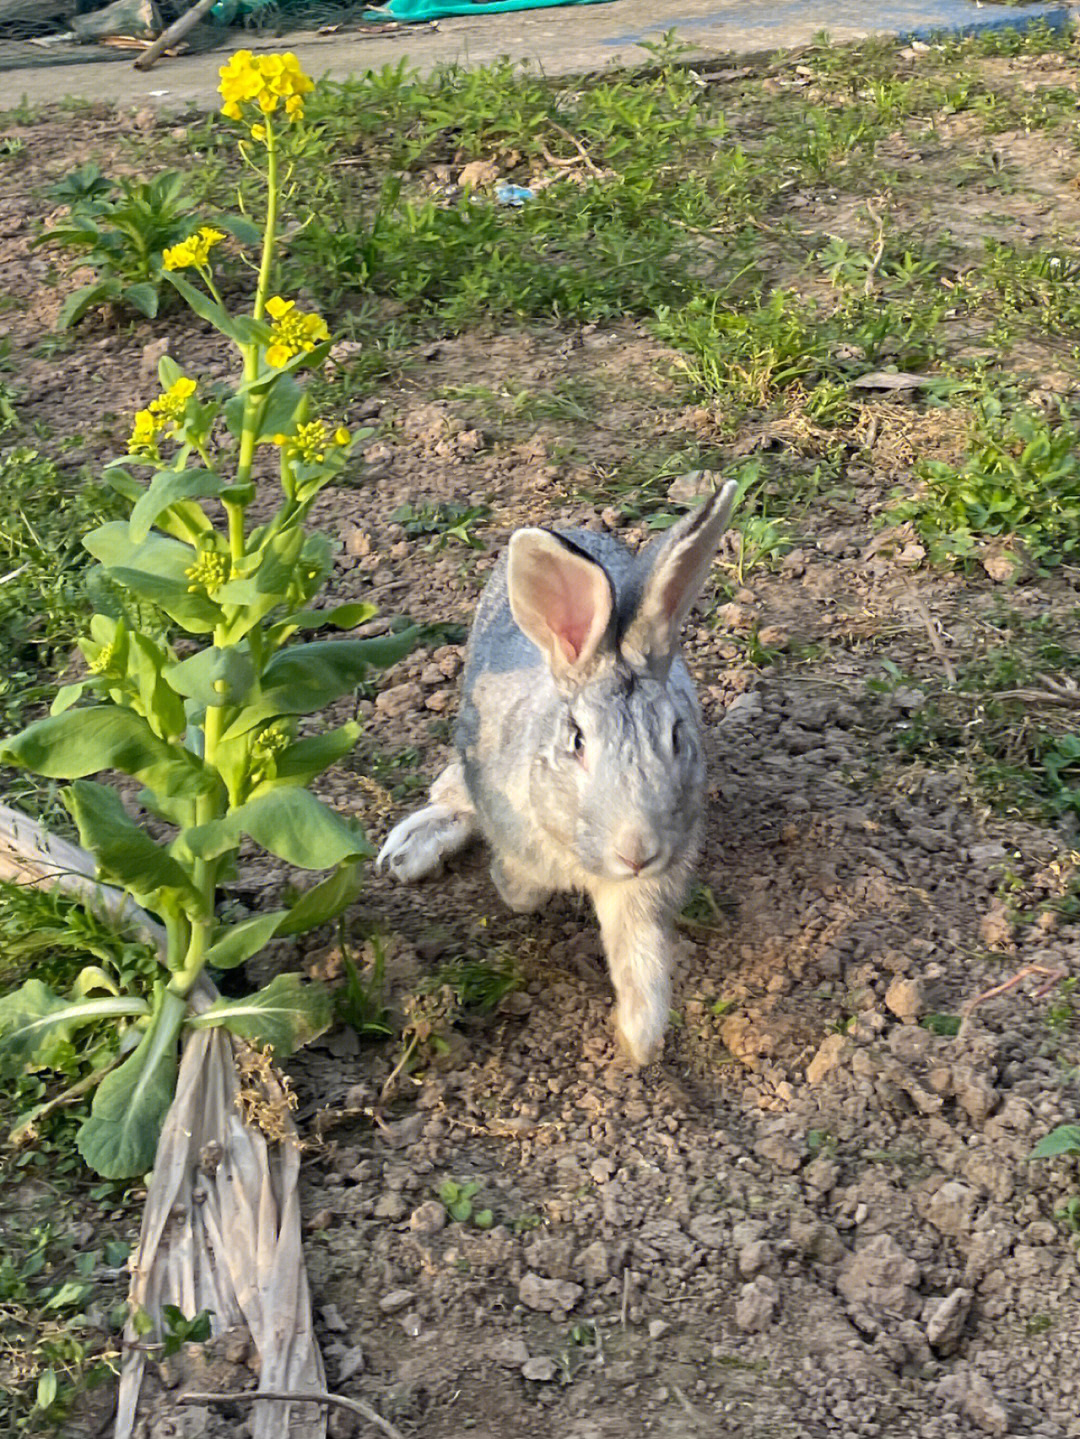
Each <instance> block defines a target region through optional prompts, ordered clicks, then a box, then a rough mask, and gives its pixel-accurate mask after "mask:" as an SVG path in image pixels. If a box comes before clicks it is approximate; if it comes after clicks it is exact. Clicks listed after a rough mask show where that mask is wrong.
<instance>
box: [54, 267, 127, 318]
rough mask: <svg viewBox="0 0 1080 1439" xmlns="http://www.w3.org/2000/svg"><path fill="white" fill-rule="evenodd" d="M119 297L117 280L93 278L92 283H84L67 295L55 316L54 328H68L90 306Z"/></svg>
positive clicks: (118, 282) (102, 303)
mask: <svg viewBox="0 0 1080 1439" xmlns="http://www.w3.org/2000/svg"><path fill="white" fill-rule="evenodd" d="M119 297H120V281H119V280H115V279H113V280H95V281H94V283H93V284H92V285H84V286H83V287H82V289H81V290H76V291H75V292H74V293H73V294H71V295H69V296H68V297H67V299H66V300H65V301H64V303H63V304H62V305H61V306H60V313H59V314H58V315H57V317H56V328H57V329H58V330H69V329H70V328H71V326H72V325H77V324H78V323H79V321H80V320H81V319H82V317H83V316H84V315H85V314H86V312H87V310H89V309H90V308H91V307H92V306H94V305H104V304H106V303H108V301H110V300H117V299H119Z"/></svg>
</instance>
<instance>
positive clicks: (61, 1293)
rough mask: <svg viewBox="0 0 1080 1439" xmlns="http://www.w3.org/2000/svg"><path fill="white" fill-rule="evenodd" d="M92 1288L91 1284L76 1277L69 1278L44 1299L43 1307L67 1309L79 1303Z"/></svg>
mask: <svg viewBox="0 0 1080 1439" xmlns="http://www.w3.org/2000/svg"><path fill="white" fill-rule="evenodd" d="M92 1289H93V1285H92V1284H87V1283H85V1282H81V1281H80V1280H78V1279H69V1280H67V1282H66V1283H64V1284H61V1286H60V1288H59V1289H58V1290H57V1291H56V1293H55V1294H52V1295H50V1297H49V1298H48V1299H47V1300H46V1301H45V1303H44V1305H43V1306H42V1307H43V1308H44V1309H69V1308H73V1307H74V1306H75V1305H76V1304H81V1303H82V1302H83V1300H84V1299H85V1298H86V1296H87V1295H88V1294H89V1293H90V1291H91V1290H92Z"/></svg>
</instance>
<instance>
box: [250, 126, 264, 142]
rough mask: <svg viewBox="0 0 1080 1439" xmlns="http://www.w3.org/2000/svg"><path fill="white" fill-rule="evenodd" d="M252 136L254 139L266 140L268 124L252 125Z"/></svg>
mask: <svg viewBox="0 0 1080 1439" xmlns="http://www.w3.org/2000/svg"><path fill="white" fill-rule="evenodd" d="M251 138H252V139H253V140H265V139H266V126H265V125H252V127H251Z"/></svg>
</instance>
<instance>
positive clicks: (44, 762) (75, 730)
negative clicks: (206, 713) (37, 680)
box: [0, 705, 214, 793]
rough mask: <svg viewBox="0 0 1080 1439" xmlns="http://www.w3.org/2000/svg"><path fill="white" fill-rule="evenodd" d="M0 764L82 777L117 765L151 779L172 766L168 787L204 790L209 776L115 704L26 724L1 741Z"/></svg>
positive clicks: (55, 776)
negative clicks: (172, 780)
mask: <svg viewBox="0 0 1080 1439" xmlns="http://www.w3.org/2000/svg"><path fill="white" fill-rule="evenodd" d="M0 764H14V765H21V766H22V767H23V768H24V769H29V770H33V772H34V773H35V774H40V775H44V776H45V778H46V779H81V778H82V777H83V776H84V775H88V774H98V773H99V772H100V771H101V770H106V769H116V770H120V772H121V773H122V774H130V775H133V776H134V777H135V778H136V779H139V780H142V782H143V783H144V784H150V777H151V776H155V777H159V778H160V776H161V775H162V773H163V772H172V771H173V770H175V781H174V787H173V788H172V791H171V792H173V793H178V792H179V790H178V789H176V788H175V785H180V787H181V788H183V786H184V783H185V781H186V783H187V784H188V785H189V786H190V788H191V790H192V792H193V793H206V792H208V791H209V790H210V789H211V788H212V787H213V785H214V776H213V774H212V773H211V772H210V771H209V770H207V769H206V768H205V767H204V765H203V763H202V761H201V760H200V759H198V758H197V757H196V756H195V755H193V754H192V753H191V752H190V750H186V749H184V748H183V746H182V745H178V744H169V742H168V741H167V740H163V739H159V737H158V736H157V735H156V734H155V733H154V732H153V730H152V729H151V728H150V726H149V725H148V724H147V722H146V720H145V719H143V717H142V716H141V715H137V714H135V712H134V711H133V710H127V709H121V708H120V707H119V706H118V705H94V706H92V707H90V708H88V709H76V710H65V711H64V712H63V714H58V715H49V716H48V718H47V719H43V720H37V721H36V722H35V723H34V724H32V725H28V726H27V728H26V729H24V730H23V731H22V732H21V733H20V734H17V735H13V736H12V737H11V739H9V740H7V741H5V742H4V743H3V744H0Z"/></svg>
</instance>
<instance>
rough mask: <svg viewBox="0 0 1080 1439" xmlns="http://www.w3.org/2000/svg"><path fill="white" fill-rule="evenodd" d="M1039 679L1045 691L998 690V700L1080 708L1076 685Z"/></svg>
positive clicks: (1079, 692)
mask: <svg viewBox="0 0 1080 1439" xmlns="http://www.w3.org/2000/svg"><path fill="white" fill-rule="evenodd" d="M1039 679H1040V680H1042V682H1043V684H1044V685H1045V686H1046V688H1045V689H1041V690H1036V689H1015V690H998V692H997V695H996V698H997V699H999V700H1023V701H1024V702H1025V704H1033V705H1037V704H1044V705H1068V706H1080V687H1078V686H1077V685H1076V684H1070V683H1068V682H1067V681H1063V680H1054V679H1051V677H1050V676H1049V675H1040V676H1039Z"/></svg>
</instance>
